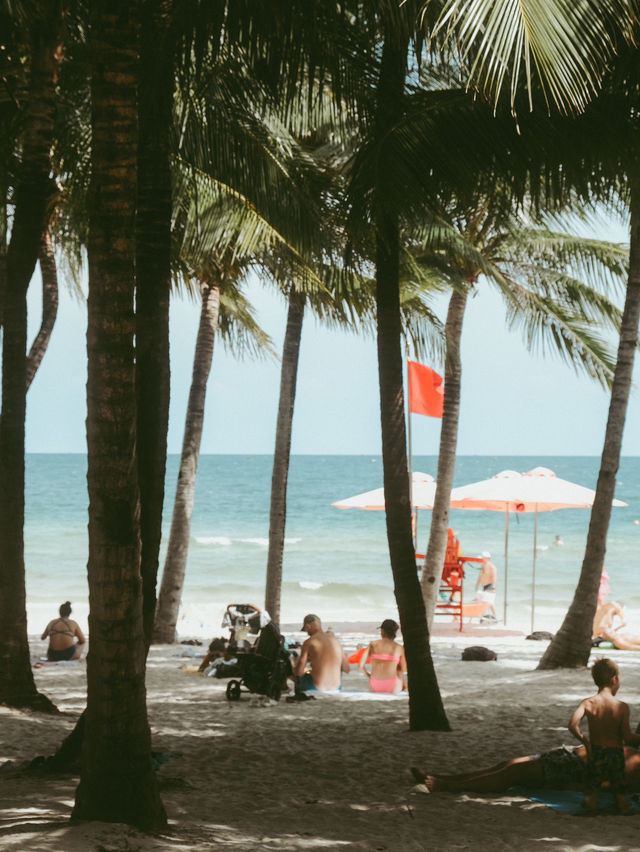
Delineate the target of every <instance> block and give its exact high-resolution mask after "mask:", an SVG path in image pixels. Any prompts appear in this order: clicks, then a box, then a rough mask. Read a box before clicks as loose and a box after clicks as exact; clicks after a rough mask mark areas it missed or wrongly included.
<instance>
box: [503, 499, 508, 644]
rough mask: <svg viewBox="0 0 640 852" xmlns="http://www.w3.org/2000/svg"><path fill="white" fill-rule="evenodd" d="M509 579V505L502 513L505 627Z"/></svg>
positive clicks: (505, 622) (505, 623)
mask: <svg viewBox="0 0 640 852" xmlns="http://www.w3.org/2000/svg"><path fill="white" fill-rule="evenodd" d="M508 579H509V504H508V503H507V508H506V511H505V513H504V615H503V617H502V621H503V624H504V626H505V627H506V626H507V592H508Z"/></svg>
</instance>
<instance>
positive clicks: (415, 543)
mask: <svg viewBox="0 0 640 852" xmlns="http://www.w3.org/2000/svg"><path fill="white" fill-rule="evenodd" d="M405 356H406V357H405V363H406V368H407V468H408V471H409V508H410V509H411V520H412V527H413V529H412V531H411V533H412V536H413V551H414V553H415V552H416V551H417V550H418V519H417V517H414V514H413V460H412V452H413V450H412V446H411V393H410V391H409V344H408V343H405ZM416 514H417V513H416Z"/></svg>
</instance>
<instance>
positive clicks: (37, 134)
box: [0, 13, 62, 711]
mask: <svg viewBox="0 0 640 852" xmlns="http://www.w3.org/2000/svg"><path fill="white" fill-rule="evenodd" d="M61 29H62V28H61V21H60V20H57V19H55V16H51V15H47V14H44V13H43V15H42V17H41V19H40V20H37V21H35V22H34V21H32V22H31V33H30V36H31V55H30V84H29V95H28V100H27V104H26V107H25V112H24V118H23V122H24V130H23V147H22V162H21V167H20V175H19V180H18V187H17V190H16V194H15V208H14V209H15V212H14V219H13V227H12V231H11V242H10V244H9V248H8V251H7V257H6V286H5V292H4V305H3V309H4V312H3V337H2V414H1V415H0V587H1V589H2V593H1V594H0V624H2V630H1V631H0V702H2V703H5V704H8V705H10V706H12V707H31V708H34V709H38V710H47V711H51V710H54V709H55V708H54V707H53V705H52V704H51V702H50V701H49V699H47V698H45V697H44V696H43V695H40V694H39V693H38V692H37V690H36V687H35V683H34V680H33V673H32V671H31V661H30V657H29V643H28V638H27V613H26V593H25V565H24V484H25V469H24V439H25V415H26V394H27V369H26V363H27V362H26V350H27V289H28V286H29V282H30V280H31V276H32V275H33V271H34V269H35V265H36V262H37V259H38V251H39V247H40V238H41V235H42V233H43V229H44V223H45V213H46V206H47V201H48V196H49V190H50V184H49V170H50V160H49V152H50V150H51V145H52V141H53V128H54V118H55V85H56V80H57V75H58V66H59V61H60V38H61Z"/></svg>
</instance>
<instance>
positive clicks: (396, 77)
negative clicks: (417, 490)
mask: <svg viewBox="0 0 640 852" xmlns="http://www.w3.org/2000/svg"><path fill="white" fill-rule="evenodd" d="M390 30H391V26H388V27H387V32H386V33H385V41H384V47H383V51H382V64H381V70H380V79H379V83H378V105H377V115H376V133H377V138H378V140H379V142H380V143H382V142H383V140H384V139H385V138H386V136H387V134H388V133H389V132H390V131H391V130H392V128H393V126H394V125H395V123H396V121H397V120H398V119H399V118H400V116H401V114H402V103H403V97H404V81H405V73H406V63H407V50H408V39H404V38H401V37H398V38H397V40H396V38H394V36H393V35H392V34H391V33H390ZM386 182H387V177H386V173H385V169H384V163H381V165H380V167H379V171H378V179H377V185H376V213H375V224H376V298H377V303H378V371H379V381H380V419H381V425H382V461H383V469H384V499H385V506H386V521H387V538H388V541H389V556H390V558H391V570H392V572H393V580H394V587H395V596H396V601H397V604H398V612H399V615H400V623H401V625H402V635H403V638H404V643H405V653H406V658H407V667H408V674H409V725H410V728H411V730H413V731H416V730H448V729H449V723H448V721H447V717H446V715H445V712H444V707H443V705H442V700H441V697H440V692H439V689H438V683H437V680H436V676H435V670H434V667H433V660H432V658H431V649H430V647H429V629H428V627H427V618H426V613H425V608H424V601H423V599H422V594H421V592H420V584H419V582H418V575H417V572H416V562H415V552H414V549H413V538H412V535H411V507H410V504H409V473H408V468H407V449H406V447H407V444H406V429H405V421H404V394H403V386H402V348H401V321H400V284H399V277H400V275H399V252H400V237H399V216H398V212H397V210H395V209H394V207H393V206H391V205H389V203H388V200H387V199H388V192H387V190H388V187H387V186H386Z"/></svg>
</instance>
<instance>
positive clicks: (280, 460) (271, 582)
mask: <svg viewBox="0 0 640 852" xmlns="http://www.w3.org/2000/svg"><path fill="white" fill-rule="evenodd" d="M304 303H305V296H304V293H296V292H295V290H293V289H292V290H291V293H290V294H289V312H288V315H287V330H286V332H285V336H284V347H283V351H282V367H281V370H280V400H279V403H278V420H277V423H276V446H275V451H274V454H273V474H272V476H271V512H270V515H269V555H268V557H267V582H266V594H265V603H264V606H265V609H266V610H267V612H268V613H269V615H270V616H271V618H272V619H273V621H274V622H275V623H276V624H277V625H279V624H280V600H281V595H282V558H283V554H284V534H285V526H286V522H287V480H288V478H289V461H290V458H291V430H292V426H293V407H294V405H295V401H296V381H297V377H298V362H299V360H300V339H301V337H302V322H303V319H304Z"/></svg>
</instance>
